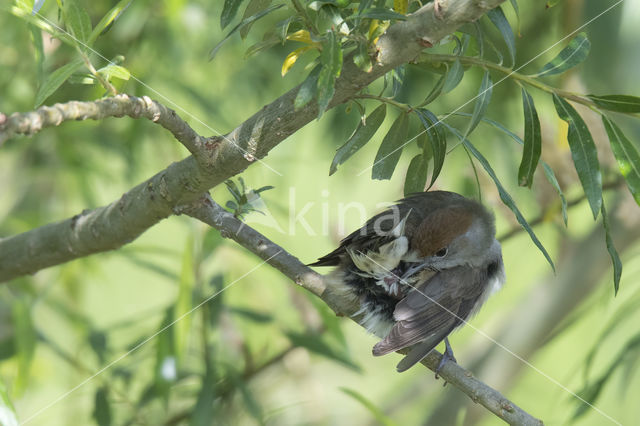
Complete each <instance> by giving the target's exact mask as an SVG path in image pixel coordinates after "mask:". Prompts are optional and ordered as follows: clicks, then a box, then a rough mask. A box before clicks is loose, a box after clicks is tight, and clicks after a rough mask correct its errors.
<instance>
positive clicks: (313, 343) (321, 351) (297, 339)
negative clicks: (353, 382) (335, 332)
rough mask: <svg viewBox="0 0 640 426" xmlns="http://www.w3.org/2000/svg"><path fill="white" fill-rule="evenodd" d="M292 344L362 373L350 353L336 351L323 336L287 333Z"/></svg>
mask: <svg viewBox="0 0 640 426" xmlns="http://www.w3.org/2000/svg"><path fill="white" fill-rule="evenodd" d="M285 334H286V335H287V337H288V338H289V340H291V343H293V345H294V346H300V347H303V348H305V349H308V350H309V351H311V352H313V353H315V354H318V355H321V356H323V357H325V358H328V359H331V360H333V361H338V362H339V363H341V364H342V365H343V366H345V367H348V368H350V369H352V370H354V371H361V369H360V367H359V366H358V365H357V364H356V363H354V362H353V360H352V359H351V358H350V357H349V355H348V352H342V351H338V350H336V349H334V348H333V347H331V346H329V345H328V344H327V343H326V342H325V341H324V340H323V339H322V338H321V336H317V335H311V334H308V333H296V332H292V331H290V332H286V333H285Z"/></svg>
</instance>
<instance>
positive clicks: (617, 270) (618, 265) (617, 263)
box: [600, 203, 622, 295]
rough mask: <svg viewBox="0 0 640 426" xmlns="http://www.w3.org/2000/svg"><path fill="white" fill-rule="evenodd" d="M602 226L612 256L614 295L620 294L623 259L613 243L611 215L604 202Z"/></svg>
mask: <svg viewBox="0 0 640 426" xmlns="http://www.w3.org/2000/svg"><path fill="white" fill-rule="evenodd" d="M600 211H601V212H602V226H603V228H604V235H605V241H606V242H607V251H608V252H609V256H610V257H611V263H613V292H614V295H617V294H618V288H619V287H620V277H621V276H622V261H621V260H620V256H619V255H618V251H617V250H616V247H615V245H614V244H613V238H611V228H610V225H609V217H608V216H607V211H606V210H605V207H604V203H602V209H601V210H600Z"/></svg>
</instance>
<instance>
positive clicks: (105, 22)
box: [87, 0, 133, 46]
mask: <svg viewBox="0 0 640 426" xmlns="http://www.w3.org/2000/svg"><path fill="white" fill-rule="evenodd" d="M132 1H133V0H120V1H119V2H118V3H117V4H116V5H115V6H114V7H113V8H111V10H109V12H107V13H106V14H105V15H104V16H103V17H102V19H101V20H100V22H98V24H97V25H96V26H95V27H94V28H93V31H92V32H91V36H89V40H88V41H87V44H88V45H89V46H91V45H92V44H93V42H94V41H96V39H97V38H98V36H99V35H100V34H104V33H105V32H107V31H108V30H109V28H111V26H112V25H113V23H114V22H115V21H116V20H117V19H118V18H119V17H120V15H122V12H124V11H125V10H126V9H127V8H128V7H129V5H130V4H131V2H132Z"/></svg>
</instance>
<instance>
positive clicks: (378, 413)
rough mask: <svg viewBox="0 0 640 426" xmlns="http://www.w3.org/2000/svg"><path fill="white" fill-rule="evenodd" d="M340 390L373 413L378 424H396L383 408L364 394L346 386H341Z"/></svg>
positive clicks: (386, 425) (388, 425) (387, 425)
mask: <svg viewBox="0 0 640 426" xmlns="http://www.w3.org/2000/svg"><path fill="white" fill-rule="evenodd" d="M340 390H341V391H342V392H344V393H345V394H347V395H349V396H350V397H351V398H353V399H355V400H356V401H358V402H359V403H360V404H361V405H362V406H363V407H364V408H366V409H367V410H368V411H369V412H370V413H371V414H372V415H373V418H374V419H375V420H376V422H375V423H376V424H379V425H383V426H394V425H395V423H394V421H393V420H392V419H391V418H390V417H387V416H386V415H385V414H384V413H383V412H382V410H380V409H379V408H378V406H377V405H376V404H374V403H373V402H371V401H369V400H368V399H367V398H365V397H364V396H362V394H360V393H358V392H357V391H355V390H353V389H348V388H345V387H340Z"/></svg>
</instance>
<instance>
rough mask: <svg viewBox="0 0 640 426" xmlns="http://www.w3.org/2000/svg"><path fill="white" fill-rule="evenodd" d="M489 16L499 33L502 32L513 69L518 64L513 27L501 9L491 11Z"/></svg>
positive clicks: (488, 13)
mask: <svg viewBox="0 0 640 426" xmlns="http://www.w3.org/2000/svg"><path fill="white" fill-rule="evenodd" d="M487 16H488V17H489V19H490V20H491V22H492V23H493V25H495V26H496V28H497V29H498V31H500V34H502V38H503V39H504V42H505V43H506V45H507V50H508V51H509V56H510V57H511V67H513V66H514V65H515V64H516V38H515V36H514V35H513V30H512V29H511V25H509V21H507V17H506V16H504V12H503V11H502V8H501V7H496V8H495V9H491V10H490V11H488V12H487Z"/></svg>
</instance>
